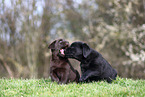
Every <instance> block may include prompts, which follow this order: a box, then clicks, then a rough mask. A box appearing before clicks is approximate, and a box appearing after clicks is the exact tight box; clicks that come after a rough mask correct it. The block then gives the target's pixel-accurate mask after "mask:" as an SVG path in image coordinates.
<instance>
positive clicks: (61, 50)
mask: <svg viewBox="0 0 145 97" xmlns="http://www.w3.org/2000/svg"><path fill="white" fill-rule="evenodd" d="M68 47H69V45H66V46H65V47H62V48H61V49H60V50H59V51H60V54H61V55H63V56H64V55H65V53H64V52H65V50H66V49H67V48H68Z"/></svg>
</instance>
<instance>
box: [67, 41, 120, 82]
mask: <svg viewBox="0 0 145 97" xmlns="http://www.w3.org/2000/svg"><path fill="white" fill-rule="evenodd" d="M64 53H65V56H66V57H67V58H74V59H77V60H78V61H80V62H81V64H80V66H81V72H82V76H81V78H80V79H79V81H80V82H90V81H99V80H106V81H107V82H112V80H115V79H116V76H117V72H116V70H115V69H113V68H112V67H111V65H110V64H109V63H108V62H107V61H106V60H105V59H104V58H103V57H102V55H101V54H100V53H98V52H97V51H95V50H93V49H92V48H90V47H89V46H88V45H87V44H86V43H83V42H74V43H72V44H71V46H70V47H68V48H67V49H66V51H65V52H64Z"/></svg>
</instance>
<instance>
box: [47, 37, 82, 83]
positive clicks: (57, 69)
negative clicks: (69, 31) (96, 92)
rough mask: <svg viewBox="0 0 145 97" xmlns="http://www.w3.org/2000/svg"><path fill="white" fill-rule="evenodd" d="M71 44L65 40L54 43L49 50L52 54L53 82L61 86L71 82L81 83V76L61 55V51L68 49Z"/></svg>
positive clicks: (51, 73) (51, 74)
mask: <svg viewBox="0 0 145 97" xmlns="http://www.w3.org/2000/svg"><path fill="white" fill-rule="evenodd" d="M68 46H69V43H68V42H67V41H65V40H63V39H58V40H55V41H53V42H52V43H51V44H50V45H49V47H48V48H49V49H51V52H52V58H51V61H50V76H51V80H52V81H56V82H58V83H60V84H62V83H63V84H67V83H69V82H77V83H78V81H79V78H80V75H79V73H78V71H77V70H75V69H74V68H73V67H72V66H71V64H70V62H69V60H68V59H67V58H66V57H64V55H62V54H61V53H60V49H66V48H67V47H68Z"/></svg>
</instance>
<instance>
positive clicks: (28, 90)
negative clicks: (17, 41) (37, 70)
mask: <svg viewBox="0 0 145 97" xmlns="http://www.w3.org/2000/svg"><path fill="white" fill-rule="evenodd" d="M14 96H15V97H26V96H27V97H113V96H115V97H118V96H119V97H126V96H129V97H130V96H134V97H145V80H132V79H125V78H119V77H118V78H117V80H116V81H114V82H113V83H111V84H108V83H107V82H104V81H100V82H92V83H82V84H76V83H70V84H67V85H58V84H57V83H54V82H51V80H50V79H4V78H2V79H0V97H14Z"/></svg>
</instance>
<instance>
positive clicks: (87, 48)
mask: <svg viewBox="0 0 145 97" xmlns="http://www.w3.org/2000/svg"><path fill="white" fill-rule="evenodd" d="M90 53H91V49H90V47H89V46H88V45H87V44H86V43H83V56H84V57H85V58H87V57H88V55H89V54H90Z"/></svg>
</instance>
